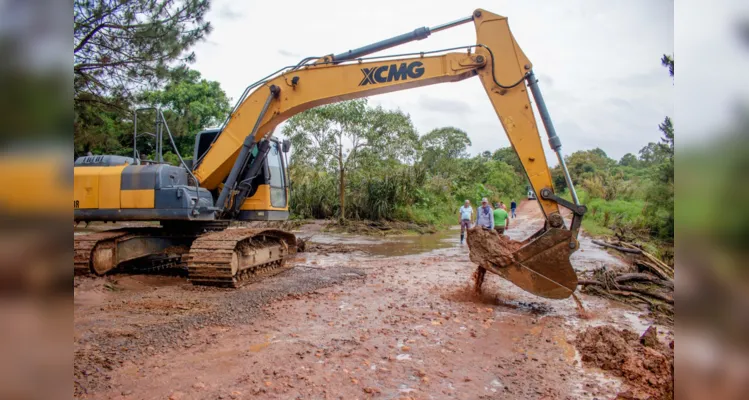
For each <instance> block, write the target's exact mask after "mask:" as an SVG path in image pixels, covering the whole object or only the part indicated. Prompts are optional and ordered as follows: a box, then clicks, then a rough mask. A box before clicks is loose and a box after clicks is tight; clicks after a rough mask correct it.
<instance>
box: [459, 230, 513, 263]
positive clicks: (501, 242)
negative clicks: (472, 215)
mask: <svg viewBox="0 0 749 400" xmlns="http://www.w3.org/2000/svg"><path fill="white" fill-rule="evenodd" d="M466 241H467V242H468V247H469V248H470V259H471V261H473V262H474V263H475V264H477V265H486V264H493V265H496V266H498V267H503V266H507V265H510V264H512V262H513V258H512V253H514V252H515V251H516V250H517V249H519V248H521V247H523V244H522V243H521V242H518V241H516V240H512V239H510V238H509V237H508V236H505V235H500V234H498V233H497V232H495V231H494V230H489V229H484V228H482V227H480V226H474V227H473V228H471V229H469V230H468V232H467V236H466Z"/></svg>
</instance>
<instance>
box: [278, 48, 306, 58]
mask: <svg viewBox="0 0 749 400" xmlns="http://www.w3.org/2000/svg"><path fill="white" fill-rule="evenodd" d="M278 54H280V55H282V56H284V57H291V58H302V56H301V55H300V54H299V53H294V52H293V51H288V50H284V49H280V50H278Z"/></svg>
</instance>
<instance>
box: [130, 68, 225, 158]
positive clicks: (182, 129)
mask: <svg viewBox="0 0 749 400" xmlns="http://www.w3.org/2000/svg"><path fill="white" fill-rule="evenodd" d="M138 97H139V99H140V102H141V103H144V104H146V105H149V106H152V107H160V108H162V110H163V112H164V117H165V118H166V120H167V124H168V125H169V129H170V130H171V132H172V135H174V141H175V142H176V144H177V148H178V149H179V152H180V153H181V154H182V155H183V157H188V158H189V157H191V155H192V153H193V147H194V146H195V135H197V134H198V132H200V131H201V130H203V129H205V128H209V127H211V126H217V125H219V124H220V123H221V122H222V121H223V119H224V118H226V116H227V115H228V114H229V112H230V111H231V105H230V104H229V98H228V97H227V96H226V93H225V92H224V90H223V89H221V86H220V85H219V83H218V82H216V81H208V80H206V79H203V78H202V77H201V75H200V72H198V71H194V70H191V69H188V68H184V67H180V68H177V69H175V70H174V71H172V74H171V79H170V80H169V82H167V84H166V85H165V86H164V89H162V90H154V91H146V92H143V93H141V94H140V95H139V96H138ZM151 120H152V119H151ZM165 146H167V145H165Z"/></svg>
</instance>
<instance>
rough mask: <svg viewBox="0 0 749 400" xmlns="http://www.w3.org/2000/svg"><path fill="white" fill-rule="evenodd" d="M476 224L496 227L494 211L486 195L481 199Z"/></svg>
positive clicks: (491, 227) (489, 227) (488, 227)
mask: <svg viewBox="0 0 749 400" xmlns="http://www.w3.org/2000/svg"><path fill="white" fill-rule="evenodd" d="M476 225H481V226H483V227H484V228H487V229H494V213H493V212H492V206H490V205H489V200H487V199H486V197H484V198H483V199H481V207H479V208H478V210H476Z"/></svg>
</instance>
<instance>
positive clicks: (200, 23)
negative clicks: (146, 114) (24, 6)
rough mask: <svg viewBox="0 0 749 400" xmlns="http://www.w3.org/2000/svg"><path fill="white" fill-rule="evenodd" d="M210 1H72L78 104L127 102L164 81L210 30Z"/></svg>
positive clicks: (187, 58)
mask: <svg viewBox="0 0 749 400" xmlns="http://www.w3.org/2000/svg"><path fill="white" fill-rule="evenodd" d="M208 8H209V1H208V0H182V1H174V0H132V1H120V0H100V1H93V0H74V1H73V44H74V48H73V77H74V78H73V87H74V90H75V99H76V101H102V100H105V99H107V98H127V97H129V95H131V94H132V90H133V89H135V90H136V91H137V90H138V89H141V88H142V87H148V86H156V85H158V84H160V83H161V82H163V81H164V80H165V79H166V78H167V77H168V73H169V67H170V66H171V65H172V64H173V63H175V62H191V61H193V60H194V58H195V55H194V54H193V53H187V50H188V49H189V48H190V47H192V46H193V45H194V44H195V43H197V42H198V41H200V40H201V39H203V37H204V36H205V35H206V34H207V33H209V32H210V31H211V25H210V24H209V23H208V22H205V21H204V20H203V18H204V17H205V14H206V13H207V12H208Z"/></svg>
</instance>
